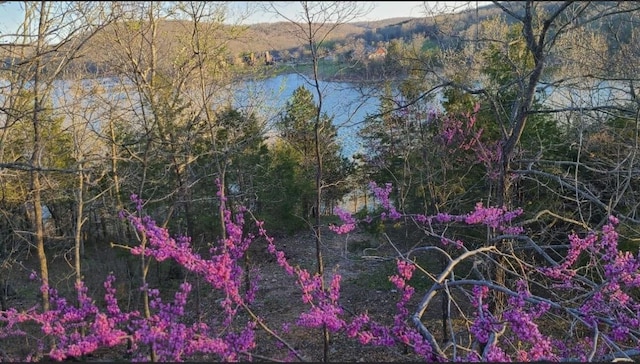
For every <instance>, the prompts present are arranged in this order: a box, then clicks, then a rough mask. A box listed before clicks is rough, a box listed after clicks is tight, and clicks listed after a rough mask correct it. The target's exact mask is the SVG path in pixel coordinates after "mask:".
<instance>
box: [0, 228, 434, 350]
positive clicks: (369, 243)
mask: <svg viewBox="0 0 640 364" xmlns="http://www.w3.org/2000/svg"><path fill="white" fill-rule="evenodd" d="M321 232H322V244H321V248H322V255H323V260H324V267H325V274H326V279H325V282H327V283H329V282H330V281H331V277H332V276H333V275H334V274H340V275H341V276H342V282H341V287H342V289H341V295H340V304H341V305H342V307H343V308H344V310H345V314H344V316H343V318H345V319H346V320H348V321H349V320H350V319H351V318H352V317H354V315H357V314H360V313H364V312H367V313H368V315H369V316H370V317H371V318H372V319H373V320H375V321H377V322H380V323H384V324H391V323H392V322H393V316H394V315H395V314H396V313H397V310H396V303H397V302H398V300H399V299H400V294H399V293H398V292H397V291H396V289H395V287H394V286H393V285H392V284H391V283H390V282H389V280H388V277H389V276H390V275H393V274H396V273H397V271H396V269H395V266H396V264H395V257H396V256H397V252H396V248H398V249H401V250H402V251H406V249H407V248H410V247H411V246H412V245H414V244H416V243H417V242H416V241H412V240H411V239H406V241H405V243H404V244H400V245H398V246H393V245H392V244H391V243H390V240H388V239H387V238H386V237H384V236H374V235H372V234H369V233H367V232H364V231H362V230H356V231H354V232H351V233H349V234H346V235H337V234H335V233H333V232H331V231H329V229H328V228H327V227H324V228H323V229H322V230H321ZM397 240H398V241H402V239H397ZM275 244H276V246H277V248H278V249H279V250H282V251H284V253H285V255H286V257H287V259H288V261H289V263H290V264H291V265H293V266H300V267H302V268H305V269H307V270H308V271H309V272H310V273H312V274H313V273H314V272H315V271H316V269H317V268H316V267H317V265H316V247H315V239H314V237H313V234H312V233H311V232H310V231H305V232H301V233H297V234H295V235H293V236H285V237H278V238H276V240H275ZM394 244H395V242H394ZM402 245H404V246H402ZM86 254H87V256H86V257H85V260H84V263H83V264H84V266H85V267H86V270H87V272H85V276H86V282H87V286H88V287H89V295H91V296H92V297H96V298H97V299H96V301H98V302H99V301H101V297H102V295H103V294H104V289H103V288H102V282H104V278H105V277H106V274H107V273H108V272H114V273H115V275H116V277H117V282H116V288H117V289H118V292H119V303H120V306H121V309H123V310H132V309H139V306H136V303H135V302H136V297H135V293H131V292H136V287H137V286H138V285H137V283H138V281H137V278H135V272H136V271H137V270H138V269H139V263H138V262H137V261H136V260H135V259H131V257H130V256H128V253H127V252H125V251H122V250H120V251H118V250H117V249H112V248H108V247H106V248H105V247H104V245H101V247H97V246H96V247H93V246H92V247H88V248H87V251H86ZM71 257H72V256H70V253H69V251H67V252H66V253H64V254H62V253H60V254H52V258H51V259H50V264H49V267H50V271H51V276H52V277H54V278H53V279H52V282H53V283H52V285H53V286H56V287H57V289H58V290H59V291H60V292H61V293H62V294H63V295H65V296H69V297H73V270H72V269H71V265H70V263H71V262H72V261H73V260H72V259H70V258H71ZM37 264H38V263H37V259H36V257H35V252H32V253H31V256H30V257H28V259H25V260H24V261H23V262H22V263H20V264H19V265H17V266H16V267H17V269H14V270H13V271H12V274H10V276H9V277H8V278H9V280H10V282H14V287H16V288H17V291H18V294H17V295H14V296H13V297H10V299H9V300H8V304H9V306H10V307H15V308H17V309H19V310H20V309H28V308H29V307H32V306H33V305H34V304H35V303H37V302H38V285H37V282H33V281H28V279H27V278H26V277H28V272H29V271H30V270H31V269H33V270H36V271H37V270H38V266H37ZM429 264H432V265H433V264H437V262H431V263H429V262H425V263H424V264H423V265H429ZM249 265H250V266H252V267H253V268H255V269H257V271H258V272H259V276H260V280H259V283H258V284H259V289H258V292H257V294H256V300H255V302H254V303H253V304H252V306H251V308H252V310H253V312H254V313H255V314H256V315H258V316H259V317H260V318H261V319H263V321H264V323H265V324H266V325H267V326H268V327H269V328H271V329H273V330H275V331H277V332H279V333H282V330H281V329H282V325H283V324H285V323H288V324H290V325H289V326H290V328H291V330H290V332H288V333H282V338H283V339H284V340H285V341H286V342H287V343H288V344H289V345H291V346H292V347H294V348H295V349H296V351H298V352H299V353H300V355H301V356H302V357H303V358H304V360H305V361H312V362H319V361H322V360H323V340H322V330H321V329H314V328H302V327H298V326H297V325H295V322H296V320H297V318H298V317H299V315H300V313H301V312H304V311H306V310H307V309H308V308H309V307H308V305H305V304H303V302H302V298H301V297H302V295H301V290H300V288H299V286H298V285H297V284H296V280H295V277H291V276H289V275H287V273H286V272H285V271H284V269H282V268H281V267H280V266H279V265H278V264H277V262H276V260H275V258H274V257H273V256H271V255H270V254H269V253H268V252H266V242H265V241H264V239H262V240H260V239H258V240H256V241H255V242H254V243H253V244H252V247H251V249H250V250H249ZM435 267H436V268H437V267H438V266H435ZM162 269H163V268H162V267H157V266H156V267H154V266H153V265H152V266H151V268H150V274H149V275H150V279H149V281H150V284H151V285H157V286H160V288H161V291H163V288H167V290H166V291H167V292H172V291H175V287H177V285H178V284H179V283H180V282H181V281H180V280H169V279H167V278H166V274H165V273H163V272H166V270H165V271H163V270H162ZM89 272H91V274H89ZM127 277H129V278H128V279H127ZM187 278H189V280H190V281H193V276H191V277H190V276H189V275H187ZM176 281H177V282H176ZM425 281H426V280H425ZM196 289H199V290H200V292H203V293H202V294H200V297H199V302H200V304H199V307H200V309H199V310H198V311H199V315H200V317H213V315H214V312H215V311H216V309H217V307H218V305H217V303H216V299H219V298H220V297H216V292H213V291H212V290H210V289H209V290H207V287H206V286H205V284H204V283H202V282H200V283H199V286H195V287H194V291H195V290H196ZM125 292H129V293H125ZM423 292H424V287H423V288H422V290H420V289H418V290H417V293H416V295H415V297H414V298H413V299H412V301H411V302H410V305H409V308H410V310H411V309H413V308H414V307H415V304H416V302H417V300H419V299H421V298H422V297H421V294H422V293H423ZM190 297H191V298H190V299H191V301H193V300H194V294H193V293H192V294H191V296H190ZM166 298H167V299H170V298H171V296H170V295H169V296H167V297H166ZM189 305H190V306H189V307H190V310H191V312H190V314H193V315H195V312H194V310H195V309H194V307H195V306H194V303H193V302H191V303H189ZM434 306H435V307H439V304H437V303H434ZM439 315H441V313H440V312H439V309H438V308H436V309H435V310H434V312H430V313H429V312H427V313H426V314H425V316H423V318H424V319H425V322H426V324H427V326H428V327H429V328H430V329H431V330H433V331H432V332H434V333H435V334H436V335H437V334H439V332H438V331H439V330H438V327H440V325H441V324H440V322H441V321H440V319H439V317H440V316H439ZM247 319H249V317H248V316H247ZM35 336H37V334H36V335H35ZM24 340H25V339H16V340H15V341H14V340H11V341H4V344H2V343H0V349H2V350H4V351H5V352H6V353H8V354H9V353H13V354H15V355H16V356H17V357H19V356H20V355H24V354H26V352H27V347H26V346H25V347H19V346H22V344H24V343H25V341H24ZM26 341H27V342H28V341H29V340H28V339H26ZM256 341H257V347H256V349H254V350H253V351H252V353H253V354H254V355H255V356H254V357H253V358H252V360H253V361H271V360H278V361H279V360H293V361H300V359H299V358H296V357H287V356H286V351H285V350H283V349H281V348H277V347H276V346H275V345H274V344H273V343H274V340H273V338H271V337H268V335H267V334H266V333H265V332H264V331H263V330H260V329H258V333H257V339H256ZM11 343H13V344H11ZM266 343H269V344H266ZM14 345H18V346H14ZM203 359H212V358H203ZM95 360H122V350H121V348H118V349H109V350H106V349H105V350H102V349H101V350H100V351H99V352H98V353H96V354H95V355H94V356H93V357H92V358H91V361H95ZM328 360H329V361H331V362H396V361H397V362H406V361H420V358H419V357H417V356H415V354H412V353H411V350H407V351H405V348H403V347H399V346H396V347H385V348H383V347H374V346H364V345H361V344H360V343H359V342H357V340H354V339H349V338H346V336H345V335H344V334H340V333H338V334H336V335H333V336H331V340H330V346H329V355H328Z"/></svg>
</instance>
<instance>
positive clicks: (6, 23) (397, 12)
mask: <svg viewBox="0 0 640 364" xmlns="http://www.w3.org/2000/svg"><path fill="white" fill-rule="evenodd" d="M255 3H257V2H245V1H231V2H229V4H230V5H231V6H234V7H236V8H235V9H236V10H237V11H240V9H243V8H246V6H247V4H255ZM280 3H283V4H288V5H287V6H285V7H284V8H282V12H283V13H284V14H285V15H287V16H294V15H295V14H296V12H299V11H300V7H299V4H298V2H294V1H291V2H280ZM476 3H479V4H480V5H482V4H483V3H487V2H486V1H480V2H476V1H367V2H365V1H363V2H362V4H363V6H367V5H368V4H370V5H371V6H372V11H371V12H370V13H369V14H368V15H366V16H364V17H362V18H358V19H354V21H375V20H382V19H389V18H397V17H415V18H419V17H424V16H425V14H426V9H427V8H426V7H425V5H426V6H427V7H428V8H430V9H432V10H435V11H441V10H444V9H446V10H447V12H450V11H451V10H452V9H460V7H461V6H463V5H465V4H470V5H471V6H475V5H476ZM249 6H251V5H249ZM22 20H23V12H22V2H20V1H7V2H4V3H2V4H0V39H2V38H3V36H4V35H5V34H7V33H14V32H15V31H16V30H17V28H18V25H19V24H20V23H21V21H22ZM282 20H283V19H278V18H277V17H275V16H274V15H272V14H267V13H264V12H258V13H255V14H254V15H252V16H250V17H248V18H247V19H246V20H245V21H244V23H245V24H253V23H269V22H274V21H282ZM4 38H5V39H6V36H4Z"/></svg>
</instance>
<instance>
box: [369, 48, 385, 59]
mask: <svg viewBox="0 0 640 364" xmlns="http://www.w3.org/2000/svg"><path fill="white" fill-rule="evenodd" d="M386 56H387V50H386V49H385V48H384V47H378V48H377V49H376V50H375V51H373V52H372V53H369V55H368V56H367V58H368V59H371V60H375V59H384V57H386Z"/></svg>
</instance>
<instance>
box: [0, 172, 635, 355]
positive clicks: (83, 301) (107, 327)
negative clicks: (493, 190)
mask: <svg viewBox="0 0 640 364" xmlns="http://www.w3.org/2000/svg"><path fill="white" fill-rule="evenodd" d="M371 186H372V188H373V189H374V194H375V195H376V196H377V197H378V198H379V199H380V201H381V203H382V205H383V206H384V207H385V209H386V212H387V213H388V215H386V216H393V217H394V218H395V216H398V217H401V216H402V215H400V213H399V212H398V211H396V210H395V209H394V207H393V205H392V203H391V202H390V201H389V194H390V192H391V191H392V187H391V185H390V184H386V185H385V186H384V188H380V187H378V186H377V185H376V184H373V183H372V185H371ZM132 200H133V202H134V203H135V204H136V206H137V209H138V210H137V212H136V213H124V214H123V216H124V217H126V218H127V219H128V220H129V222H130V223H131V224H132V225H133V226H134V227H135V228H136V230H137V231H138V232H139V233H140V236H142V239H143V240H142V241H143V243H141V244H140V245H138V246H136V247H134V248H132V249H131V251H132V253H133V254H135V255H141V256H144V257H148V258H153V259H156V260H158V261H163V260H167V259H173V260H175V261H176V262H177V263H179V264H180V265H181V266H182V267H184V268H185V269H187V270H189V271H190V272H192V273H194V274H197V275H199V276H201V277H203V279H204V280H205V281H206V282H207V283H208V284H210V286H211V287H212V288H213V289H215V290H217V291H219V292H220V293H221V295H222V297H223V299H222V300H220V308H221V309H222V313H223V314H222V317H220V319H218V320H215V321H213V320H212V321H210V322H200V321H195V320H193V319H190V318H189V317H188V315H187V314H186V313H187V311H188V310H187V309H186V307H187V305H188V304H189V294H190V292H191V288H192V287H191V285H190V284H189V283H187V282H184V283H183V284H182V285H180V287H179V289H178V290H177V291H176V292H175V293H174V295H173V300H172V301H169V302H165V301H164V300H163V299H162V298H161V294H160V293H161V292H160V291H159V290H157V289H154V288H152V287H149V286H144V287H141V290H142V293H143V294H145V295H146V296H147V297H148V299H149V307H150V312H148V313H146V312H145V313H144V314H143V313H141V312H138V311H131V312H123V311H122V310H121V309H120V307H119V304H118V301H117V299H116V289H115V288H114V281H115V277H114V276H113V275H109V276H108V277H107V279H106V281H105V283H104V288H105V295H104V304H103V305H102V306H99V305H97V304H96V303H95V302H94V300H93V299H91V298H90V297H89V296H88V294H87V288H86V287H85V286H84V284H83V283H79V284H78V285H77V286H76V291H77V297H76V300H75V301H76V302H74V303H69V302H68V301H67V300H66V299H65V298H63V297H60V295H59V294H58V292H57V291H56V290H55V289H52V288H50V287H46V286H42V289H46V290H48V291H49V293H50V300H51V309H50V310H49V311H47V312H41V311H39V310H38V309H37V308H35V307H34V308H32V309H29V310H27V311H23V312H19V311H17V310H15V309H9V310H7V311H5V312H2V314H0V338H7V337H10V336H15V335H25V331H24V330H23V328H22V327H21V326H22V325H24V324H27V323H35V324H36V325H37V326H38V327H39V328H40V330H41V332H42V334H43V337H42V338H41V348H44V347H45V345H44V343H45V340H46V338H48V337H51V338H55V342H56V345H55V346H53V347H52V348H50V349H48V352H47V353H46V354H47V355H48V356H49V357H50V358H52V359H55V360H64V359H67V358H70V357H82V356H84V355H87V354H90V353H93V352H95V351H96V350H98V349H99V348H104V347H121V346H124V344H128V346H129V349H128V350H129V354H130V355H131V356H132V357H133V359H134V360H138V361H145V360H149V359H150V357H149V355H150V353H151V352H153V353H154V356H155V358H156V359H157V360H158V361H183V360H189V359H190V358H193V357H195V356H197V355H203V354H212V355H214V356H216V357H217V358H218V359H219V360H222V361H238V360H243V359H250V357H249V356H245V355H246V354H249V353H251V351H252V350H254V349H255V347H256V330H257V329H258V323H262V322H261V321H257V319H256V320H249V321H248V322H247V321H240V316H239V315H238V314H239V312H240V310H243V309H247V310H248V309H249V306H250V305H251V303H252V302H254V300H256V299H257V295H258V293H259V291H258V284H257V281H256V278H255V276H254V278H253V279H254V281H252V282H251V289H250V290H249V292H243V289H242V288H241V287H244V284H243V280H244V279H245V277H246V274H245V273H246V272H245V271H244V270H243V266H242V264H240V262H241V261H242V258H243V256H244V254H246V251H247V249H248V248H249V246H250V244H251V243H252V242H253V241H255V240H256V239H257V238H258V237H260V238H264V239H265V240H266V241H267V251H268V252H269V253H270V254H272V255H273V256H274V257H275V258H276V261H277V264H279V265H280V266H281V267H282V269H283V270H284V271H285V272H287V273H288V274H289V276H290V277H291V278H292V280H293V281H295V283H296V284H297V286H298V287H299V288H300V300H301V304H303V305H306V307H307V309H306V310H305V311H304V312H303V313H302V314H300V316H299V317H298V319H297V321H296V322H295V324H297V325H298V326H301V327H308V328H320V327H325V328H327V329H328V330H329V331H330V332H333V333H337V332H343V333H345V334H346V336H347V337H349V338H352V339H355V340H357V341H358V342H359V343H360V344H362V345H377V346H395V345H403V346H406V347H409V348H411V349H412V350H413V351H414V352H415V353H417V354H419V355H421V356H422V357H423V358H424V359H425V360H427V361H432V360H436V359H447V358H443V357H442V353H440V352H437V353H436V349H437V345H436V344H433V341H430V338H429V336H428V335H425V333H424V332H422V331H419V330H418V329H417V328H416V327H414V325H412V321H411V320H412V318H411V317H412V316H411V312H410V307H409V304H410V302H411V299H412V298H413V296H414V295H415V293H416V290H415V288H414V287H412V286H411V285H410V283H409V282H410V280H411V279H412V277H413V275H414V273H415V272H416V264H415V263H414V262H412V261H410V260H408V259H406V258H402V257H401V258H398V259H397V260H396V262H397V266H396V269H397V274H394V275H391V276H390V277H389V280H390V282H391V283H393V285H394V286H395V288H396V289H397V291H398V292H399V293H400V298H399V300H398V302H397V303H396V307H395V314H394V316H393V317H394V320H393V323H392V324H390V325H383V324H380V323H378V322H376V321H375V320H374V319H372V318H371V317H370V316H369V315H368V314H367V313H366V312H363V313H356V314H355V315H353V316H351V315H345V313H344V309H343V308H342V306H341V305H340V291H341V276H340V275H339V274H333V276H332V277H331V279H330V282H329V284H328V285H327V286H326V287H325V281H324V280H325V278H327V277H326V276H321V275H319V274H317V273H316V274H311V273H309V272H308V271H307V270H305V269H303V268H301V267H299V266H294V265H292V264H291V263H290V262H289V260H288V259H287V258H286V254H285V253H284V252H283V251H282V250H279V249H278V248H277V247H276V244H275V239H274V238H273V237H271V236H269V235H268V234H267V231H266V229H265V228H264V224H263V222H260V221H257V222H256V226H257V228H258V233H257V235H255V236H254V235H252V234H249V233H247V232H246V229H245V226H244V224H245V221H244V215H243V210H242V209H240V211H239V212H238V213H237V214H235V215H232V214H231V212H230V211H229V210H228V209H226V207H225V208H223V209H222V210H223V211H224V215H223V217H224V222H225V229H226V230H225V231H226V234H225V238H224V239H221V240H220V241H219V243H218V245H217V246H215V247H213V248H212V249H211V251H210V258H207V259H205V258H203V257H201V256H200V255H199V254H197V253H195V252H194V251H193V249H192V247H191V243H190V239H189V238H188V237H176V238H172V237H171V236H170V235H169V233H168V231H167V230H166V229H164V228H160V227H158V226H157V225H156V223H155V222H154V221H153V220H152V219H151V218H149V217H148V216H143V215H142V206H143V203H142V201H141V200H140V199H139V198H138V197H137V196H132ZM220 200H221V203H223V207H224V201H225V199H224V196H223V194H220ZM336 213H337V214H338V216H339V217H340V219H341V220H342V221H343V222H345V225H353V226H355V224H356V223H357V220H356V219H355V218H353V217H352V216H350V214H348V212H346V211H343V210H336ZM521 214H522V210H521V209H516V210H513V211H509V210H507V209H505V208H496V207H484V206H483V205H482V204H481V203H478V204H477V205H476V207H475V209H474V210H473V211H471V212H470V213H468V214H461V215H451V214H438V215H435V216H424V215H413V216H412V215H406V216H407V217H413V218H414V219H415V221H419V222H421V223H423V224H429V225H430V224H433V223H440V224H450V223H458V224H466V225H470V226H473V225H483V226H488V227H491V228H495V229H496V230H498V231H500V232H503V233H507V234H521V233H522V232H523V231H522V229H520V228H519V227H517V226H514V225H513V223H514V221H515V219H516V218H517V217H518V216H520V215H521ZM617 224H618V220H617V219H616V218H615V217H610V218H609V221H608V223H607V224H605V225H604V227H603V228H602V231H600V232H589V233H588V234H586V236H585V237H580V236H579V235H578V234H572V235H570V236H569V237H568V239H569V242H570V248H569V251H568V253H567V254H566V256H565V258H564V260H563V261H561V262H559V263H558V264H556V265H553V264H552V265H551V266H549V267H538V268H537V269H535V268H532V269H531V271H530V272H529V273H530V274H541V275H543V276H544V277H546V278H548V279H552V280H555V281H556V282H557V283H558V286H557V289H564V290H573V291H567V292H568V293H569V292H574V291H576V292H581V294H580V295H579V296H578V297H577V298H574V297H573V296H571V295H565V296H568V297H571V298H570V299H567V300H562V299H561V298H558V297H560V296H558V297H555V296H552V298H551V299H542V298H540V297H538V296H535V295H533V294H532V293H531V292H530V290H529V284H530V281H527V280H524V279H523V280H519V281H517V282H516V283H515V289H510V288H509V287H497V286H495V284H494V283H493V282H475V283H473V285H472V289H471V304H472V306H473V307H474V308H475V310H474V313H473V316H472V317H471V322H470V323H469V333H470V334H471V335H472V336H473V338H474V339H475V340H476V342H478V343H481V344H483V345H484V350H482V351H481V352H477V351H473V352H465V353H464V354H463V353H462V352H461V353H459V354H457V355H455V356H453V357H451V358H449V359H453V360H454V361H456V360H466V361H512V360H516V361H530V360H549V361H556V360H561V359H564V358H573V359H576V360H584V359H590V358H593V357H596V358H604V357H606V356H607V355H613V354H615V353H619V352H620V351H621V349H620V348H625V349H629V350H640V345H638V343H637V340H636V338H637V337H638V335H639V334H640V319H639V317H640V303H638V302H637V295H636V294H635V293H634V292H637V290H638V288H639V287H640V259H639V258H638V256H637V255H634V254H632V253H630V252H620V251H619V249H618V239H619V236H618V233H617V232H616V225H617ZM336 232H338V233H339V232H341V230H339V229H337V230H336ZM441 241H442V242H443V244H444V243H447V244H449V243H452V242H453V243H455V244H456V245H457V246H458V247H459V248H460V249H459V250H456V251H457V252H458V253H459V254H469V253H470V251H469V250H467V249H466V248H465V247H464V243H463V242H462V241H461V240H460V239H456V238H449V237H446V236H444V235H443V236H442V239H441ZM582 252H588V253H589V254H588V255H589V259H588V261H587V262H586V263H585V262H581V261H580V259H579V257H580V254H581V253H582ZM580 264H582V266H579V265H580ZM585 266H586V267H588V268H589V269H590V274H592V275H594V276H598V277H600V280H599V281H598V282H597V283H594V281H593V280H588V279H586V277H585V276H584V275H583V273H582V272H583V271H584V267H585ZM34 278H36V277H35V276H34ZM452 283H455V282H452ZM492 289H501V290H502V292H506V293H507V294H508V295H509V298H508V301H507V303H508V304H507V306H506V307H505V308H504V309H503V310H502V311H501V312H491V311H490V310H489V305H488V299H489V294H490V292H491V290H492ZM550 315H553V316H551V317H563V318H567V317H568V319H570V320H574V321H575V322H577V324H579V325H583V326H584V327H585V328H586V329H587V330H592V331H593V330H597V331H596V332H597V336H594V337H595V339H594V338H592V337H588V336H587V337H575V338H572V339H571V340H564V341H563V340H560V339H558V338H554V337H551V336H549V333H545V332H544V331H545V330H543V327H541V325H540V320H541V319H542V318H543V317H549V316H550ZM244 320H246V319H244ZM414 323H415V322H414ZM271 332H275V330H272V331H271ZM281 332H282V333H283V334H286V333H287V332H289V324H285V325H284V326H283V327H282V330H281ZM598 338H601V340H598ZM634 340H635V343H634ZM276 341H277V342H276V345H275V346H276V347H282V348H285V345H282V344H284V341H282V340H281V339H277V340H276ZM602 342H605V343H606V345H603V344H601V343H602ZM629 343H631V344H629ZM285 350H289V354H291V349H290V348H289V349H285ZM36 358H37V355H31V356H29V357H27V358H26V359H27V360H29V359H36ZM23 359H24V358H23Z"/></svg>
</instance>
